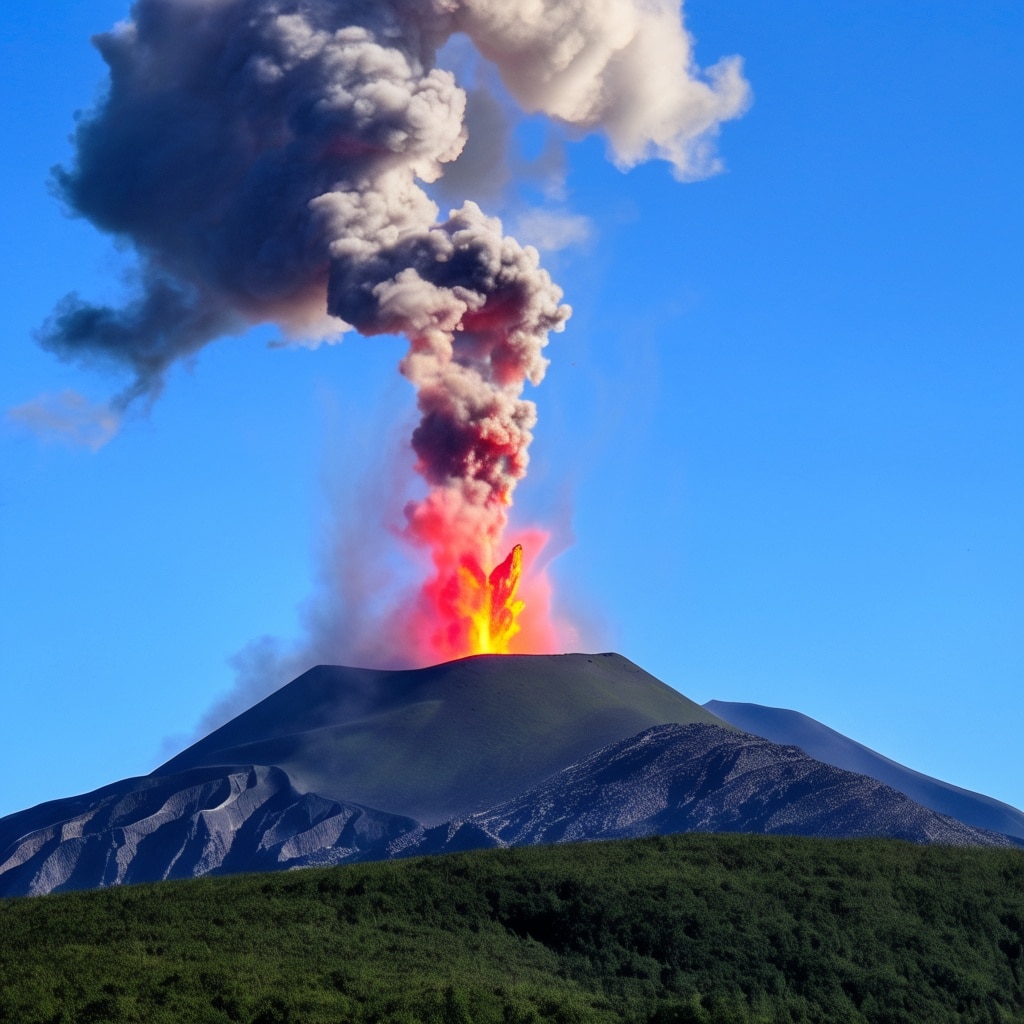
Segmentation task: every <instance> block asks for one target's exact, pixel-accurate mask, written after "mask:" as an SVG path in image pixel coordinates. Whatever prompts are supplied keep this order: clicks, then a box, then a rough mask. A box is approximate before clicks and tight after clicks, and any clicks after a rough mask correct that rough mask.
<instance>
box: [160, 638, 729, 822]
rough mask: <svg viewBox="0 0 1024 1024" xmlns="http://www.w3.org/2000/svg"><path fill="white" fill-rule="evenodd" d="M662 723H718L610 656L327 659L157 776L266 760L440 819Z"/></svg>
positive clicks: (321, 783)
mask: <svg viewBox="0 0 1024 1024" xmlns="http://www.w3.org/2000/svg"><path fill="white" fill-rule="evenodd" d="M664 722H679V723H681V724H686V723H689V722H705V723H710V724H717V725H725V723H724V722H722V721H721V720H720V719H717V718H715V716H714V715H712V714H711V713H710V712H709V711H705V710H704V709H703V708H701V707H700V705H698V704H695V703H694V702H693V701H691V700H688V699H687V698H686V697H684V696H683V695H682V694H680V693H678V692H677V691H676V690H673V689H672V688H671V687H669V686H666V685H665V684H664V683H663V682H661V681H660V680H659V679H655V678H654V676H652V675H649V674H648V673H647V672H644V671H643V669H641V668H639V667H638V666H636V665H634V664H633V663H632V662H631V661H628V660H627V659H626V658H623V657H622V656H621V655H618V654H594V655H589V654H562V655H511V656H510V655H480V656H477V657H473V658H464V659H462V660H460V661H453V662H448V663H446V664H443V665H436V666H434V667H432V668H425V669H417V670H411V671H406V672H385V671H375V670H371V669H356V668H341V667H336V666H327V665H321V666H319V667H317V668H314V669H311V670H310V671H309V672H306V673H305V674H304V675H301V676H299V678H298V679H296V680H294V681H293V682H291V683H289V684H288V685H287V686H284V687H282V688H281V689H280V690H278V691H277V692H276V693H273V694H271V695H270V696H269V697H267V698H266V699H265V700H263V701H261V702H260V703H259V704H257V705H255V707H252V708H250V709H249V710H248V711H245V712H243V713H242V714H241V715H239V716H238V717H237V718H235V719H233V720H232V721H230V722H228V723H227V724H226V725H224V726H222V727H221V728H220V729H217V730H216V731H215V732H212V733H211V734H210V735H209V736H207V737H205V738H204V739H201V740H200V741H199V742H198V743H196V744H194V745H193V746H191V747H189V748H188V749H187V750H185V751H183V752H182V753H180V754H178V755H177V756H176V757H174V758H172V759H171V760H170V761H168V762H167V763H166V764H165V765H163V766H161V767H160V768H158V769H157V770H156V772H155V773H154V774H165V773H171V772H177V771H181V770H183V769H185V768H195V767H199V766H204V765H249V764H268V765H270V764H272V765H277V766H278V767H280V768H283V769H284V770H285V771H287V772H288V775H289V776H290V777H291V779H292V781H293V782H294V784H295V785H296V786H297V787H298V788H299V789H300V790H309V791H312V792H315V793H318V794H320V795H321V796H324V797H327V798H329V799H334V800H345V801H354V802H356V803H360V804H366V805H368V806H371V807H383V808H386V809H387V810H388V811H390V812H392V813H395V814H401V815H408V816H410V817H414V818H417V819H419V820H420V821H424V822H427V823H429V824H435V823H437V822H442V821H446V820H447V819H449V818H451V817H455V816H456V815H465V814H470V813H472V812H473V811H477V810H481V809H483V808H485V807H488V806H490V805H492V804H494V803H497V802H498V801H500V800H507V799H509V798H510V797H513V796H515V795H516V794H518V793H521V792H522V791H523V790H524V789H527V788H528V787H530V786H533V785H536V784H537V783H538V782H540V781H541V780H542V779H544V778H546V777H547V776H548V775H550V774H551V773H552V772H555V771H558V770H559V769H560V768H564V767H566V766H567V765H570V764H572V763H574V762H575V761H578V760H579V759H580V758H582V757H585V756H586V755H587V754H589V753H590V752H591V751H593V750H597V749H598V748H599V747H603V746H605V745H606V744H608V743H612V742H614V741H615V740H619V739H625V738H626V737H627V736H632V735H634V734H635V733H637V732H640V731H641V730H642V729H646V728H648V727H650V726H652V725H660V724H662V723H664Z"/></svg>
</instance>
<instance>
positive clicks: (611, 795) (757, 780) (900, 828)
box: [397, 725, 1015, 854]
mask: <svg viewBox="0 0 1024 1024" xmlns="http://www.w3.org/2000/svg"><path fill="white" fill-rule="evenodd" d="M694 831H701V832H746V833H760V834H766V835H801V836H817V837H820V838H844V839H852V838H865V837H885V838H889V839H902V840H906V841H909V842H915V843H937V844H943V845H949V846H1013V845H1015V844H1014V843H1013V841H1012V840H1011V839H1009V838H1008V837H1006V836H1004V835H1000V834H999V833H996V832H990V831H986V830H984V829H977V828H973V827H972V826H970V825H965V824H964V823H963V822H960V821H957V820H955V819H954V818H951V817H948V816H946V815H942V814H938V813H936V812H935V811H931V810H928V809H927V808H925V807H922V806H921V805H920V804H916V803H914V801H912V800H911V799H910V798H909V797H907V796H905V795H904V794H902V793H900V792H898V791H897V790H895V789H893V788H892V787H890V786H886V785H884V784H883V783H881V782H878V781H877V780H875V779H870V778H868V777H867V776H865V775H858V774H856V773H854V772H848V771H844V770H843V769H841V768H836V767H834V766H832V765H827V764H823V763H822V762H821V761H816V760H814V759H813V758H811V757H808V755H807V754H805V753H804V752H803V751H802V750H800V749H799V748H797V747H793V746H782V745H780V744H776V743H771V742H770V741H768V740H765V739H762V738H761V737H758V736H753V735H750V734H746V733H738V732H729V731H727V730H725V729H721V728H718V727H716V726H712V725H662V726H656V727H654V728H652V729H647V730H645V731H644V732H642V733H640V734H639V735H638V736H634V737H631V738H630V739H627V740H622V741H620V742H618V743H614V744H611V745H610V746H608V747H606V748H604V749H603V750H600V751H597V752H596V753H594V754H592V755H591V756H590V757H587V758H585V759H584V760H583V761H581V762H580V763H579V764H575V765H572V766H571V767H569V768H566V769H564V770H563V771H561V772H558V773H557V774H556V775H553V776H552V777H551V778H549V779H547V780H546V781H545V782H544V783H543V784H541V785H540V786H538V787H536V788H534V789H532V790H530V791H529V792H527V793H523V794H522V795H521V796H519V797H517V798H515V799H514V800H509V801H507V802H505V803H503V804H501V805H499V806H497V807H493V808H491V809H490V810H487V811H484V812H482V813H479V814H474V815H472V816H470V817H468V818H466V819H464V820H461V821H455V822H451V823H449V824H448V825H446V826H441V827H439V828H435V829H427V830H424V832H423V833H422V835H415V836H414V835H410V836H408V837H406V839H405V840H399V841H398V844H397V845H398V847H400V848H402V849H403V852H404V853H407V854H411V853H426V852H429V853H440V852H446V851H450V850H461V849H468V848H471V847H473V846H522V845H530V844H536V843H562V842H575V841H580V840H591V839H624V838H633V837H639V836H649V835H668V834H672V833H676V832H694Z"/></svg>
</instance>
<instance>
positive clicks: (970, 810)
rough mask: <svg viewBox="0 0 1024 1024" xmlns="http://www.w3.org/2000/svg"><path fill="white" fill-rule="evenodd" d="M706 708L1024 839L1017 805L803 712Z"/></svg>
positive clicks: (721, 705)
mask: <svg viewBox="0 0 1024 1024" xmlns="http://www.w3.org/2000/svg"><path fill="white" fill-rule="evenodd" d="M704 707H705V708H706V709H707V710H708V711H710V712H712V713H713V714H715V715H717V716H718V717H719V718H724V719H725V720H726V721H727V722H729V723H730V724H732V725H735V726H736V728H738V729H742V730H744V731H745V732H750V733H753V734H754V735H755V736H762V737H764V738H765V739H768V740H771V741H772V742H773V743H783V744H792V745H794V746H797V747H800V749H801V750H803V751H805V752H806V753H808V754H810V756H811V757H813V758H816V759H817V760H819V761H824V762H825V764H831V765H835V766H836V767H837V768H845V769H846V770H847V771H851V772H860V773H861V774H862V775H867V776H869V777H870V778H872V779H877V780H878V781H879V782H884V783H886V785H889V786H892V788H893V789H898V790H899V791H900V792H901V793H905V794H906V795H907V796H909V797H910V798H911V799H912V800H914V801H916V802H917V803H919V804H921V805H922V806H924V807H928V808H930V809H931V810H933V811H938V812H939V813H940V814H948V815H949V816H950V817H952V818H956V819H958V820H959V821H962V822H965V823H966V824H968V825H974V826H975V827H977V828H983V829H989V830H991V831H994V832H1002V833H1004V834H1006V835H1009V836H1013V837H1014V838H1015V839H1021V840H1024V814H1022V813H1021V812H1020V811H1018V810H1017V809H1016V808H1015V807H1011V806H1010V805H1009V804H1004V803H1002V802H1000V801H999V800H993V799H992V797H989V796H983V795H982V794H981V793H973V792H971V791H970V790H968V789H961V788H960V787H959V786H954V785H951V784H950V783H948V782H942V781H941V780H939V779H933V778H931V777H930V776H928V775H922V774H921V773H920V772H916V771H914V770H913V769H912V768H907V767H906V766H905V765H902V764H899V763H898V762H896V761H892V760H890V759H889V758H888V757H884V756H883V755H882V754H879V753H877V752H876V751H874V750H871V749H870V748H869V747H865V746H863V744H860V743H857V742H856V741H855V740H851V739H850V738H849V737H847V736H844V735H843V734H842V733H838V732H836V731H835V730H834V729H830V728H829V727H828V726H827V725H822V723H821V722H818V721H815V719H813V718H809V717H808V716H807V715H802V714H800V712H799V711H787V710H785V709H783V708H771V707H765V706H764V705H761V704H741V703H733V702H730V701H723V700H711V701H708V702H707V703H706V704H705V705H704Z"/></svg>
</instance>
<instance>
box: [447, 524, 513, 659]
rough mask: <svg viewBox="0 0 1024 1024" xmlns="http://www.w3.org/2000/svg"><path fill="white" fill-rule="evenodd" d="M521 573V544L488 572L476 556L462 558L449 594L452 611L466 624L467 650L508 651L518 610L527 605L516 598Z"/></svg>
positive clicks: (476, 651)
mask: <svg viewBox="0 0 1024 1024" xmlns="http://www.w3.org/2000/svg"><path fill="white" fill-rule="evenodd" d="M522 574H523V548H522V545H521V544H517V545H516V546H515V547H514V548H513V549H512V550H511V551H510V552H509V554H508V556H507V557H506V558H505V560H504V561H503V562H502V563H501V564H500V565H497V566H495V567H494V569H492V570H491V572H490V574H489V575H485V573H484V570H483V569H482V568H481V567H480V564H479V563H478V562H477V560H476V559H475V558H473V557H472V556H465V557H463V559H462V560H461V562H460V564H459V567H458V571H457V572H456V574H455V576H454V577H452V580H451V584H452V585H453V590H454V593H451V594H450V595H448V596H449V597H450V600H451V606H452V609H453V611H454V612H455V613H456V615H458V616H459V617H461V618H462V619H463V621H465V622H466V624H467V631H466V634H465V640H466V645H467V648H468V651H467V653H469V654H508V652H509V645H510V643H511V642H512V638H513V637H514V636H515V635H516V634H517V633H518V632H519V629H520V626H519V622H518V621H517V620H518V618H519V613H520V612H521V611H522V610H523V608H524V607H526V604H525V602H524V601H521V600H519V599H518V598H517V597H516V591H517V590H518V589H519V579H520V577H521V576H522Z"/></svg>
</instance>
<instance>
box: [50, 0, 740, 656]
mask: <svg viewBox="0 0 1024 1024" xmlns="http://www.w3.org/2000/svg"><path fill="white" fill-rule="evenodd" d="M454 33H464V34H465V35H466V36H468V37H469V39H470V40H471V41H472V42H473V43H474V44H475V46H476V47H477V49H478V50H479V52H480V53H481V54H482V55H483V56H484V57H485V58H487V59H489V60H490V61H493V62H494V63H495V65H496V66H497V68H498V71H499V74H500V75H501V78H502V80H503V81H504V83H505V85H506V87H507V88H508V90H509V92H510V94H511V96H512V97H513V98H514V99H515V100H516V101H517V102H518V103H519V104H520V105H521V107H522V108H523V109H524V110H526V111H529V112H543V113H545V114H547V115H550V116H551V117H552V118H554V119H556V120H558V121H561V122H563V123H565V124H567V125H569V126H575V127H577V128H578V129H580V130H594V129H597V130H601V131H603V132H604V133H605V134H606V136H607V138H608V141H609V145H610V148H611V151H612V155H613V158H614V159H615V160H616V161H617V162H618V163H619V164H620V165H622V166H628V165H630V164H633V163H635V162H637V161H639V160H642V159H645V158H648V157H651V156H656V157H659V158H663V159H666V160H668V161H670V162H671V163H672V165H673V167H674V169H675V173H676V174H677V175H678V176H679V177H682V178H688V177H698V176H701V175H704V174H707V173H711V172H713V171H714V170H715V169H716V164H715V160H714V156H713V154H712V152H711V144H710V140H711V139H712V138H713V136H714V133H715V131H716V129H717V126H718V124H719V123H720V122H721V121H722V120H724V119H728V118H731V117H735V116H736V115H737V114H739V113H740V112H741V111H742V109H743V107H744V106H745V104H746V102H747V87H746V83H745V82H744V80H743V78H742V76H741V74H740V68H739V62H738V60H736V59H735V58H732V59H728V60H725V61H722V62H721V63H719V64H718V65H716V66H715V67H713V68H711V69H710V70H709V71H708V72H706V73H701V72H699V71H698V70H697V69H696V68H695V67H694V65H693V62H692V56H691V46H690V40H689V37H688V36H687V34H686V32H685V30H684V29H683V27H682V23H681V20H680V12H679V8H678V5H677V4H676V3H674V2H666V0H532V2H530V3H525V4H517V3H509V2H508V0H137V2H136V3H135V5H134V6H133V8H132V11H131V17H130V19H129V20H128V21H125V22H123V23H121V24H119V25H118V26H117V27H115V28H114V29H113V30H112V31H110V32H108V33H105V34H103V35H100V36H97V37H96V38H95V45H96V46H97V48H98V49H99V51H100V53H101V55H102V56H103V59H104V60H105V61H106V63H107V64H108V66H109V69H110V84H109V89H108V91H107V93H106V95H105V97H104V99H103V100H102V102H101V103H100V104H99V106H98V107H97V109H96V110H94V111H93V112H92V113H90V114H88V115H87V116H85V117H84V118H83V119H82V120H81V121H80V122H79V125H78V128H77V131H76V137H75V141H76V146H77V152H76V159H75V163H74V165H73V166H72V167H70V168H67V169H61V170H59V171H58V172H57V175H56V184H57V187H58V190H59V192H60V194H61V195H62V197H63V198H64V200H65V201H66V202H67V204H68V205H69V207H70V208H71V209H73V210H74V211H76V212H78V213H80V214H82V215H84V216H86V217H87V218H89V219H90V220H91V221H92V222H93V223H94V224H96V225H97V226H98V227H100V228H101V229H103V230H105V231H108V232H110V233H112V234H114V235H117V236H120V237H121V238H123V239H124V240H126V241H128V242H129V243H130V244H131V245H132V246H133V247H134V249H135V251H136V252H137V253H138V256H139V269H138V276H137V282H136V284H137V293H136V294H135V296H134V297H133V298H132V299H131V300H130V301H128V302H127V303H126V304H125V305H123V306H121V307H120V308H110V307H105V306H103V307H100V306H95V305H91V304H89V303H88V302H85V301H83V300H82V299H80V298H79V297H78V296H76V295H71V296H68V297H66V298H65V299H64V300H63V301H62V302H61V303H59V304H58V306H57V308H56V310H55V311H54V313H53V315H52V317H51V318H50V320H49V321H48V322H47V324H46V325H45V326H44V328H43V330H42V331H41V332H40V338H41V341H42V344H43V345H44V346H46V347H47V348H49V349H51V350H53V351H54V352H55V353H57V354H58V355H59V356H61V357H63V358H71V359H81V360H85V361H96V362H100V363H114V364H118V365H122V366H124V367H127V368H128V370H129V371H130V372H131V375H132V377H131V382H130V383H129V384H128V386H127V387H126V388H125V389H124V390H123V391H122V392H121V394H120V395H119V396H118V397H117V399H116V400H115V402H114V405H115V407H120V408H121V409H122V410H123V409H124V408H125V407H127V406H128V405H129V404H130V403H132V402H133V401H135V400H136V399H139V398H143V399H146V400H149V399H152V398H153V397H155V396H156V395H157V394H158V393H159V391H160V390H161V388H162V386H163V383H164V379H165V376H166V372H167V370H168V368H169V367H170V366H171V365H172V364H173V363H174V362H175V361H176V360H179V359H181V358H183V357H187V356H189V355H191V354H193V353H195V352H196V351H198V350H199V349H200V348H202V347H203V346H204V345H205V344H207V343H208V342H209V341H211V340H213V339H215V338H217V337H219V336H222V335H224V334H227V333H232V332H241V331H243V330H245V329H246V328H247V327H248V326H249V325H251V324H253V323H257V322H264V321H273V322H276V323H277V324H279V325H281V327H282V328H283V329H284V330H285V332H286V333H288V334H289V335H290V336H291V337H293V338H295V339H298V340H303V341H304V342H305V343H307V344H315V343H318V342H322V341H332V340H336V339H337V338H338V337H340V335H341V334H342V333H344V332H345V331H346V330H348V329H349V328H350V327H352V328H355V329H356V330H358V331H360V332H362V333H363V334H367V335H375V334H402V335H405V336H406V338H407V339H408V341H409V351H408V353H407V355H406V356H405V358H404V359H403V360H402V362H401V371H402V373H403V374H404V375H405V376H406V377H407V378H408V379H409V380H410V381H411V382H412V383H413V384H414V385H415V387H416V390H417V401H418V405H419V410H420V414H421V419H420V422H419V426H418V427H417V428H416V430H415V433H414V435H413V440H412V444H413V448H414V450H415V453H416V457H417V460H418V462H417V469H418V471H419V472H420V473H421V474H422V476H423V477H424V479H425V480H426V482H427V484H428V486H429V493H428V495H427V497H426V498H425V499H424V500H423V501H421V502H419V503H416V504H414V505H413V506H411V507H410V508H409V509H407V519H408V531H409V534H410V536H411V537H413V538H414V539H417V540H419V541H421V542H423V543H425V544H426V545H427V546H428V547H429V549H430V551H431V554H432V556H433V559H434V563H435V566H436V569H437V571H438V579H437V580H436V581H435V584H436V587H437V588H440V590H442V591H443V590H444V588H445V586H446V583H445V580H446V579H448V578H449V577H451V575H452V574H453V573H456V572H457V571H458V567H459V565H460V564H462V563H463V562H465V560H466V558H467V557H468V558H470V559H471V560H472V561H475V562H477V563H479V564H480V565H483V566H485V567H487V566H488V565H489V564H492V563H493V560H494V558H495V557H496V556H497V557H498V558H500V557H501V556H502V555H504V552H503V551H501V552H497V551H495V545H496V544H497V543H498V542H499V540H500V538H501V534H502V531H503V530H504V528H505V525H506V517H507V511H508V507H509V505H510V503H511V500H512V491H513V488H514V486H515V484H516V482H517V481H518V480H519V479H520V478H521V477H522V476H523V474H524V473H525V472H526V467H527V448H528V446H529V443H530V440H531V431H532V429H533V427H534V424H535V419H536V416H535V409H534V406H533V403H531V402H529V401H527V400H524V399H523V398H522V393H523V390H524V386H525V384H526V382H527V381H529V382H530V383H532V384H538V383H539V382H540V380H541V378H542V377H543V375H544V371H545V367H546V365H547V363H546V360H545V358H544V356H543V349H544V346H545V345H546V344H547V341H548V336H549V333H550V332H552V331H559V330H561V329H562V328H563V325H564V323H565V321H566V318H567V317H568V316H569V312H570V311H569V308H568V306H565V305H562V304H561V298H562V295H561V291H560V289H559V288H558V287H557V286H555V285H554V284H553V283H552V281H551V279H550V277H549V276H548V274H547V273H546V272H545V271H544V270H543V269H542V268H541V267H540V265H539V260H538V255H537V252H536V250H534V249H533V248H531V247H529V246H526V247H524V246H521V245H520V244H519V243H518V242H516V241H515V239H513V238H511V237H507V236H505V235H503V232H502V227H501V224H500V222H499V221H498V220H496V219H493V218H490V217H487V216H485V215H484V214H483V213H482V212H481V210H480V209H479V208H478V207H477V206H476V205H475V204H473V203H470V202H466V203H465V204H464V205H463V206H462V207H461V208H460V209H457V210H454V211H452V212H451V213H450V215H449V216H448V217H447V218H444V219H442V218H440V216H439V210H438V208H437V206H436V204H435V203H434V202H433V201H432V199H431V198H430V197H429V195H428V194H427V192H426V191H425V190H424V188H423V185H424V184H429V183H431V182H433V181H436V180H437V179H438V178H439V177H440V175H441V174H442V173H443V170H444V165H445V164H447V163H450V162H452V161H454V160H456V159H457V158H458V156H459V154H460V152H461V150H462V148H463V145H464V143H465V138H466V135H465V128H464V120H465V117H464V116H465V110H466V96H465V93H464V92H463V91H462V89H460V88H459V86H458V85H457V84H456V82H455V79H454V77H453V75H452V74H451V73H449V72H448V71H445V70H441V69H439V68H437V67H436V66H435V64H436V57H437V53H438V50H439V48H440V47H441V46H442V45H443V44H444V43H445V41H446V40H448V39H449V38H450V37H451V36H452V35H453V34H454ZM445 629H447V630H448V632H447V633H446V634H445V635H444V636H441V635H440V634H438V635H435V636H434V637H433V639H432V641H431V642H432V643H433V645H434V648H435V650H436V652H437V653H450V652H451V651H452V650H455V649H457V648H458V647H459V644H460V643H462V640H461V639H460V636H459V635H458V628H456V627H452V625H451V623H449V624H448V625H447V626H445ZM452 629H455V632H454V633H453V632H452Z"/></svg>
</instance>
